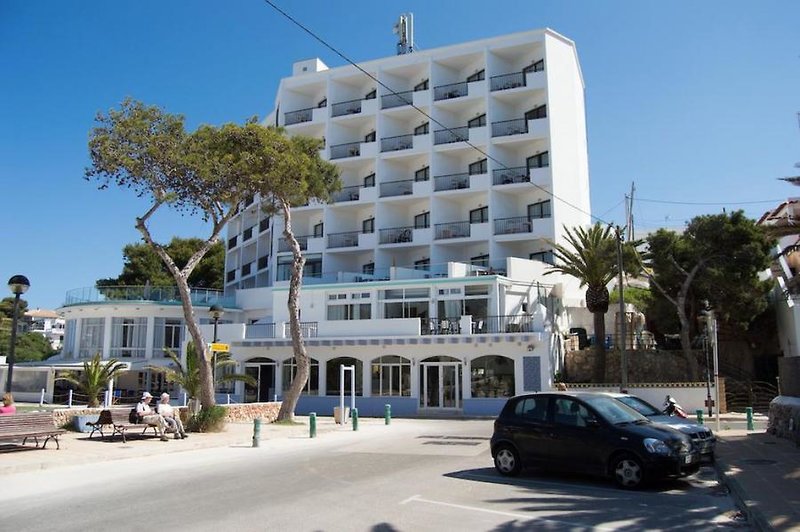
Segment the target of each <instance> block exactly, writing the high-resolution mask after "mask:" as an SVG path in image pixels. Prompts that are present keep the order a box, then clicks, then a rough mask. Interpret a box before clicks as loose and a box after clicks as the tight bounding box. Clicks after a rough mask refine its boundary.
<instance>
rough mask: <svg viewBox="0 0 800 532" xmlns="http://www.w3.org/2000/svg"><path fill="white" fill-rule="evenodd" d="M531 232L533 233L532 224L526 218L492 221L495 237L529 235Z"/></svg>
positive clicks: (518, 217)
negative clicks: (517, 234)
mask: <svg viewBox="0 0 800 532" xmlns="http://www.w3.org/2000/svg"><path fill="white" fill-rule="evenodd" d="M532 231H533V223H532V222H531V220H530V219H529V218H528V217H527V216H516V217H514V218H498V219H496V220H495V221H494V234H496V235H512V234H516V233H530V232H532Z"/></svg>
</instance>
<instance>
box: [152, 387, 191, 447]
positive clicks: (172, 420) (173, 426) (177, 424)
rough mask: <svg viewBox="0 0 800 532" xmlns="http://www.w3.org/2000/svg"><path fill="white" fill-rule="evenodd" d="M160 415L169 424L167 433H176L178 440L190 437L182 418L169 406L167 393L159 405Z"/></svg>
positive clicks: (162, 396)
mask: <svg viewBox="0 0 800 532" xmlns="http://www.w3.org/2000/svg"><path fill="white" fill-rule="evenodd" d="M158 413H159V414H160V415H161V416H162V417H163V418H164V421H165V422H166V424H167V431H168V432H174V433H175V439H176V440H178V439H181V438H188V437H189V436H188V435H187V434H186V431H185V430H184V429H183V422H182V421H181V417H180V416H179V415H177V413H176V412H175V409H174V408H172V405H170V404H169V394H168V393H167V392H164V393H162V394H161V402H160V403H159V404H158Z"/></svg>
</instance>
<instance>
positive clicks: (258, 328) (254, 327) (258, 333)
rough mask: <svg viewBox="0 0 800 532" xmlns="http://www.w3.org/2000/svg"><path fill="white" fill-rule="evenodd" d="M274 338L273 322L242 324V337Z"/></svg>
mask: <svg viewBox="0 0 800 532" xmlns="http://www.w3.org/2000/svg"><path fill="white" fill-rule="evenodd" d="M253 338H275V324H274V323H251V324H248V325H245V326H244V339H245V340H249V339H253Z"/></svg>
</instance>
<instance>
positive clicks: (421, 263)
mask: <svg viewBox="0 0 800 532" xmlns="http://www.w3.org/2000/svg"><path fill="white" fill-rule="evenodd" d="M430 267H431V259H420V260H415V261H414V269H415V270H429V269H430Z"/></svg>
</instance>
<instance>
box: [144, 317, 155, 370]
mask: <svg viewBox="0 0 800 532" xmlns="http://www.w3.org/2000/svg"><path fill="white" fill-rule="evenodd" d="M155 334H156V318H155V316H148V317H147V332H146V333H145V348H144V358H145V359H147V360H150V359H152V358H153V339H154V338H155Z"/></svg>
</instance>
